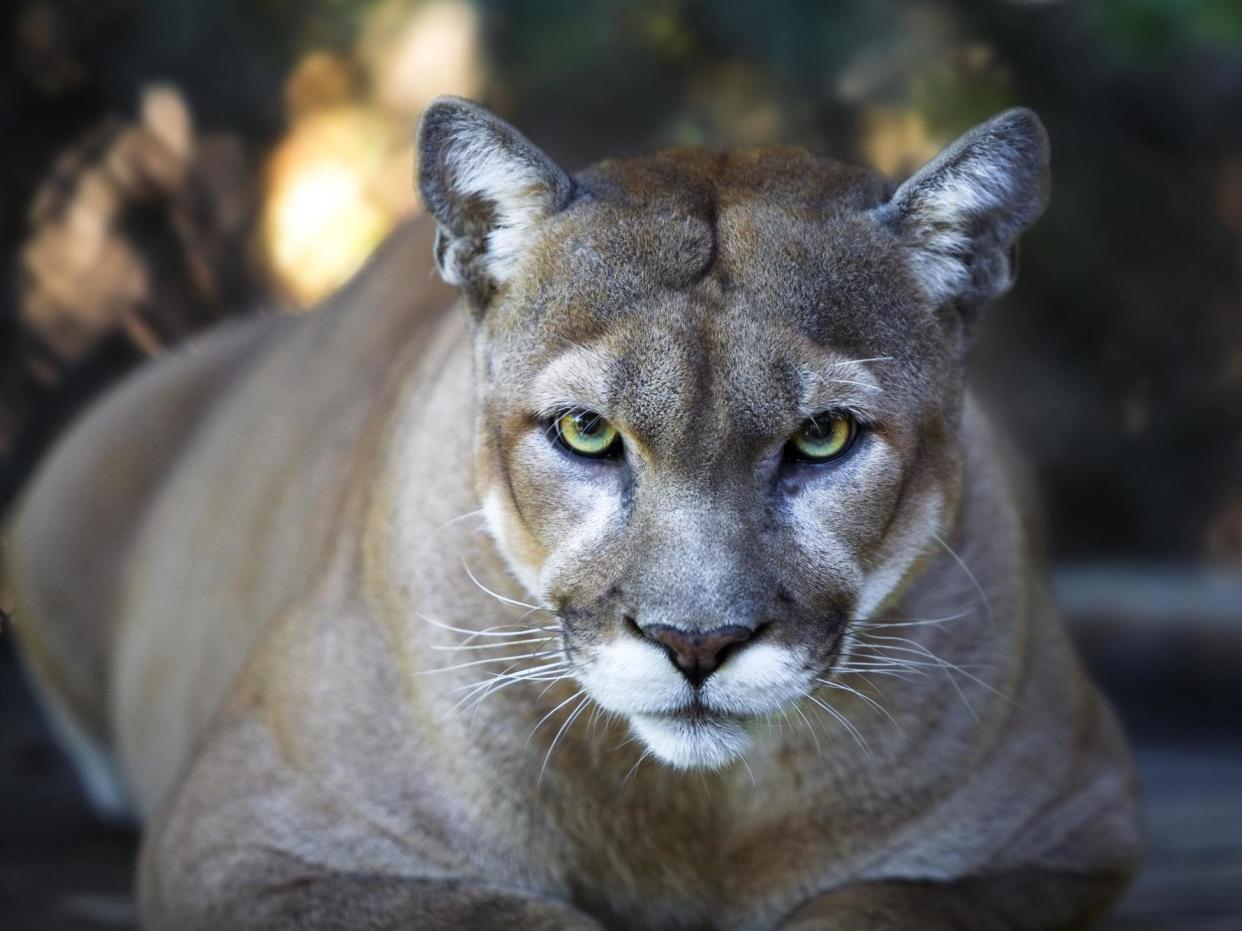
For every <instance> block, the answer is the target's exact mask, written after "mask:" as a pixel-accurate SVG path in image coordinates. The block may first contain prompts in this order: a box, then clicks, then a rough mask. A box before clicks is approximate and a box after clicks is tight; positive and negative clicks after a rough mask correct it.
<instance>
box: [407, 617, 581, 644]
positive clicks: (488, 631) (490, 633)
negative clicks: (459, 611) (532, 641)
mask: <svg viewBox="0 0 1242 931" xmlns="http://www.w3.org/2000/svg"><path fill="white" fill-rule="evenodd" d="M540 610H543V609H540ZM416 616H417V617H419V618H422V619H423V620H424V621H426V622H427V623H428V624H431V625H432V626H433V627H439V628H440V629H441V630H450V631H452V632H453V633H455V634H469V635H470V637H471V638H474V637H520V636H523V635H525V634H536V633H540V632H542V631H545V630H560V624H554V625H552V626H549V627H529V628H526V629H525V630H514V631H509V632H507V633H498V631H500V630H501V629H502V628H504V627H518V626H520V625H518V624H497V625H495V626H494V627H486V628H484V629H483V630H470V629H468V628H466V627H454V626H452V625H451V624H445V623H444V622H443V621H437V620H436V619H435V618H433V617H428V616H427V615H426V614H417V613H416ZM462 642H463V643H464V642H466V641H462Z"/></svg>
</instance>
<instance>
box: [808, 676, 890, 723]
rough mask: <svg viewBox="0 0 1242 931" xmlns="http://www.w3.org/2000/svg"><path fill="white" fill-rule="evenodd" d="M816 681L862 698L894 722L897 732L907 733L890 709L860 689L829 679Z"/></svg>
mask: <svg viewBox="0 0 1242 931" xmlns="http://www.w3.org/2000/svg"><path fill="white" fill-rule="evenodd" d="M815 681H816V682H818V683H819V684H820V685H822V686H825V687H826V688H830V689H839V690H841V691H842V692H849V693H850V694H851V695H856V696H857V697H858V698H861V699H862V700H863V701H865V702H866V703H867V704H868V705H870V706H871V707H872V708H874V709H875V710H876V711H877V712H879V713H880V714H882V715H883V716H884V717H886V718H888V719H889V720H890V721H891V722H893V726H894V727H896V728H897V730H899V731H901V732H902V733H903V734H904V733H905V731H904V730H902V727H901V725H900V724H898V723H897V719H896V718H894V717H893V716H892V715H891V714H889V711H888V709H887V708H885V707H884V706H883V705H881V704H880V703H879V702H878V701H876V700H875V699H874V698H872V697H871V696H870V695H866V694H864V693H863V692H860V691H859V690H858V689H856V688H853V687H852V686H849V685H846V684H845V683H844V682H833V681H831V680H829V679H816V680H815Z"/></svg>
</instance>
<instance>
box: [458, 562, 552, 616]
mask: <svg viewBox="0 0 1242 931" xmlns="http://www.w3.org/2000/svg"><path fill="white" fill-rule="evenodd" d="M461 567H462V568H463V569H465V570H466V575H468V576H469V577H470V581H471V582H473V583H474V584H475V586H476V587H477V588H478V589H479V591H481V592H486V593H487V594H489V595H491V596H492V597H493V598H495V599H496V600H497V601H499V602H502V603H503V604H507V605H513V606H514V607H515V608H533V609H535V610H538V609H539V607H540V606H539V605H533V604H530V603H529V602H526V601H518V600H517V599H516V598H510V597H509V596H507V595H501V594H500V593H499V592H494V591H492V590H491V589H490V588H488V587H487V586H486V585H484V584H483V583H482V582H480V581H479V580H478V579H477V578H475V575H474V573H473V572H471V571H470V566H469V564H468V563H467V562H466V558H465V557H464V556H463V557H462V560H461Z"/></svg>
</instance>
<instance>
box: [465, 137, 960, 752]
mask: <svg viewBox="0 0 1242 931" xmlns="http://www.w3.org/2000/svg"><path fill="white" fill-rule="evenodd" d="M714 158H715V157H712V156H698V155H691V154H689V153H679V154H670V155H665V156H660V157H656V158H652V159H644V160H637V161H634V162H621V163H608V164H606V165H605V166H603V167H602V168H600V169H597V170H596V171H595V172H593V173H590V174H587V175H584V176H581V177H580V178H579V179H578V181H577V194H576V197H575V200H574V202H573V203H572V204H571V205H570V206H568V207H567V208H566V209H564V210H563V211H561V212H560V213H559V214H558V215H557V216H555V217H554V218H552V219H551V220H550V221H549V222H547V223H546V224H545V225H544V227H543V229H542V231H541V233H540V236H539V238H538V239H537V241H534V242H531V243H527V245H526V247H525V248H526V250H527V253H528V255H527V256H526V258H525V260H524V262H523V265H522V267H521V271H520V273H517V274H515V275H514V276H513V277H512V278H510V279H509V280H508V281H507V282H506V283H505V285H504V287H503V288H502V289H501V290H500V291H499V292H498V293H497V294H496V295H495V297H494V299H493V300H492V305H491V308H490V309H489V311H488V314H487V316H486V317H484V318H482V319H481V320H480V321H479V323H478V326H477V329H476V354H477V363H478V385H479V388H478V404H479V407H478V463H479V465H478V468H479V475H478V481H479V485H480V493H481V496H482V498H483V503H484V509H485V513H486V515H487V519H488V523H489V526H490V529H491V531H492V533H493V535H494V536H495V538H496V539H497V541H498V543H499V545H500V547H501V549H502V551H503V552H504V553H505V555H506V557H507V559H508V560H509V563H510V565H511V567H512V568H513V571H514V572H515V574H516V575H517V576H518V577H519V578H520V579H521V581H522V582H523V584H524V585H525V586H526V587H527V588H528V589H529V590H530V592H531V593H532V594H533V595H534V596H535V597H536V598H538V599H540V600H541V602H542V603H544V604H546V605H547V606H548V607H549V608H550V609H551V610H553V611H555V612H556V614H557V616H558V617H559V618H560V622H561V626H562V631H563V633H562V639H563V643H562V646H563V651H564V654H565V657H566V659H567V662H568V664H569V667H570V669H571V670H572V673H573V675H574V676H575V677H576V678H577V679H578V680H579V681H580V682H581V684H582V685H583V686H584V687H585V689H586V691H587V693H588V694H589V695H590V696H591V698H592V699H594V701H595V702H597V703H598V704H599V705H601V706H603V707H604V708H605V709H607V710H608V711H611V712H614V713H616V714H617V715H621V716H624V717H625V718H627V719H628V720H629V721H630V722H631V725H632V728H633V730H634V731H635V732H636V733H637V734H638V735H639V736H640V737H641V738H642V740H643V741H645V743H646V744H647V746H648V747H649V748H650V749H651V751H652V752H653V753H654V754H655V755H656V756H657V757H659V758H660V759H662V760H664V761H665V762H667V763H670V764H672V765H674V766H679V767H717V766H721V765H724V764H726V763H728V762H729V761H730V760H732V759H733V758H735V757H736V756H737V755H738V754H740V753H741V752H742V751H743V750H744V749H745V747H746V746H747V744H748V742H749V735H750V733H751V731H752V729H753V728H754V727H755V726H756V725H757V724H758V723H761V722H763V721H764V720H765V719H766V718H767V717H768V716H770V715H773V714H780V713H781V712H782V711H783V710H785V709H786V708H787V707H788V706H790V705H791V704H792V703H796V702H798V701H800V700H802V699H803V697H804V696H806V695H807V694H808V693H810V692H811V691H813V690H814V689H815V688H817V687H818V685H819V683H818V681H817V680H820V679H822V678H824V677H826V676H827V675H829V674H830V673H831V671H832V669H833V666H834V663H835V662H837V660H838V659H839V657H840V653H841V649H842V643H843V637H844V635H845V633H846V631H847V630H848V629H849V627H850V625H851V624H857V623H860V622H861V621H862V620H864V619H867V618H869V617H874V616H875V615H876V614H877V612H881V611H883V610H884V607H885V606H886V604H889V603H891V602H892V600H893V599H894V598H895V597H896V595H897V594H898V593H899V592H900V591H901V589H902V587H903V585H904V584H905V583H906V582H908V581H909V580H910V578H912V576H913V574H915V573H916V572H917V571H918V568H919V566H920V562H921V560H922V559H923V557H924V556H925V555H927V554H928V553H930V552H931V551H932V550H933V548H934V547H935V546H936V541H935V535H936V534H937V533H938V531H939V530H940V529H941V528H942V526H943V524H944V522H945V521H947V519H948V516H949V512H950V511H951V509H952V506H953V504H952V502H953V500H954V499H955V494H956V482H957V475H958V472H957V468H956V465H955V463H956V462H957V454H956V450H955V446H954V444H955V439H954V435H955V429H954V426H955V423H956V418H957V410H958V405H959V403H960V389H959V387H958V385H959V382H960V363H959V356H960V352H959V349H958V344H959V341H960V333H959V332H958V329H957V327H958V326H959V324H958V321H956V319H955V318H953V319H951V318H949V317H947V316H945V315H943V314H938V313H937V311H936V309H935V307H933V306H931V305H930V303H929V301H928V299H927V297H926V296H925V291H924V290H921V289H920V288H918V287H917V286H916V285H915V284H914V282H913V280H912V277H911V273H910V271H909V269H908V267H907V264H906V262H905V261H904V260H903V258H902V256H901V254H900V252H899V249H898V248H897V245H896V244H895V242H894V241H893V239H892V237H891V236H889V235H886V233H885V231H884V230H883V229H882V228H881V227H880V226H879V225H878V224H877V223H876V221H875V220H874V219H873V218H872V216H871V215H870V213H869V211H870V210H871V208H873V207H874V206H875V205H876V204H877V203H880V202H881V201H882V199H883V197H884V196H885V195H886V194H887V191H886V190H885V189H884V188H883V186H882V185H881V183H880V182H879V181H877V180H875V179H873V178H872V177H871V176H869V175H865V174H863V173H861V172H855V171H853V170H849V169H845V168H843V167H841V166H835V165H830V166H825V164H824V163H822V162H811V161H810V160H809V159H808V158H807V157H805V156H800V155H798V154H797V153H789V152H785V151H777V152H775V153H773V154H771V155H769V156H767V158H768V161H767V163H766V164H765V163H763V159H762V158H761V157H759V156H753V157H750V160H749V161H743V162H742V163H739V164H734V165H732V166H724V165H722V163H721V162H720V160H719V159H715V161H709V159H714ZM799 159H803V161H801V162H800V161H799ZM812 175H813V177H812Z"/></svg>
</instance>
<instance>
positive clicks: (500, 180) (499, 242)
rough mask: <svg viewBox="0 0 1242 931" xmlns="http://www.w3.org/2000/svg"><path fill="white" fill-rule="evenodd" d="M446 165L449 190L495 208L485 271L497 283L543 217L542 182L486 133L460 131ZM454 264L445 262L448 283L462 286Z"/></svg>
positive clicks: (510, 268)
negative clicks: (450, 169)
mask: <svg viewBox="0 0 1242 931" xmlns="http://www.w3.org/2000/svg"><path fill="white" fill-rule="evenodd" d="M446 161H447V162H448V163H449V164H450V165H452V167H453V186H454V189H455V191H456V192H457V194H458V195H459V196H462V197H466V198H468V197H479V198H481V199H483V200H486V201H489V202H491V203H492V204H494V205H495V211H496V214H495V223H494V225H493V227H492V229H491V231H490V232H489V233H488V234H487V249H486V251H485V253H484V255H483V262H484V267H485V268H486V270H487V273H488V275H489V276H490V277H492V278H493V279H494V280H495V281H497V282H501V281H504V280H506V279H507V278H509V277H510V276H511V275H512V274H513V272H514V270H515V269H516V268H517V265H518V263H519V261H520V259H521V257H522V254H523V253H524V251H525V248H526V243H527V240H528V238H529V235H530V229H531V227H532V226H534V225H535V223H537V222H538V221H539V220H540V219H541V218H542V217H543V215H544V212H545V209H546V206H545V205H546V200H545V198H544V197H542V196H541V193H542V189H543V188H544V187H545V184H546V182H545V181H544V179H543V178H541V177H540V175H539V173H538V171H536V170H535V168H534V166H532V165H529V164H527V163H525V162H523V161H522V160H520V159H515V158H512V157H510V156H509V155H508V153H507V152H505V150H504V149H503V148H502V147H501V146H499V145H497V143H496V138H495V136H494V135H492V134H491V133H490V132H487V131H486V130H482V129H479V130H474V131H468V130H463V131H461V132H459V133H457V134H456V136H455V137H454V140H453V143H452V146H451V148H450V149H449V150H448V152H447V155H446ZM463 277H464V276H463V274H462V271H461V269H460V268H458V267H457V264H456V263H455V262H453V261H449V262H446V263H445V269H444V278H445V280H446V281H447V282H448V283H449V284H453V285H459V284H461V283H462V280H463Z"/></svg>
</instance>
